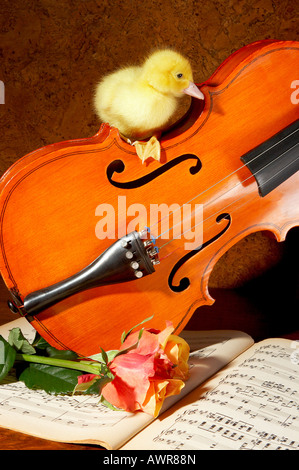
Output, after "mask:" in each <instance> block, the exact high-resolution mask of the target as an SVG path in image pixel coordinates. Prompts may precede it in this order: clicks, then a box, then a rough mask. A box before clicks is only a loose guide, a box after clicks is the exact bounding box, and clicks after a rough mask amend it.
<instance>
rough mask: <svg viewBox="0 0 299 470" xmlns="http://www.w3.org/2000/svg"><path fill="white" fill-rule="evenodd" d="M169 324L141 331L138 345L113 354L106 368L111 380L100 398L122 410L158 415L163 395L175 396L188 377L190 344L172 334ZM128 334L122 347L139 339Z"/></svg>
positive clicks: (134, 334) (164, 396) (170, 324)
mask: <svg viewBox="0 0 299 470" xmlns="http://www.w3.org/2000/svg"><path fill="white" fill-rule="evenodd" d="M173 329H174V328H173V325H172V323H170V322H168V323H167V326H166V328H165V329H164V330H163V331H157V330H144V331H143V333H142V336H141V339H140V341H139V343H138V346H137V347H135V348H133V349H131V350H129V351H128V352H126V353H124V354H121V355H118V356H116V357H115V358H114V359H113V360H112V361H111V363H110V364H109V368H110V370H111V372H112V373H113V375H114V379H113V380H112V381H111V382H109V383H108V384H106V385H105V386H104V387H103V389H102V395H103V397H104V398H105V399H106V400H107V401H108V402H109V403H111V404H112V405H113V406H115V407H117V408H120V409H123V410H125V411H130V412H134V411H139V410H141V411H144V412H146V413H148V414H150V415H153V416H155V417H156V416H157V415H158V414H159V411H160V409H161V406H162V404H163V402H164V400H165V398H166V397H169V396H171V395H177V394H179V393H180V391H181V389H182V388H183V387H184V385H185V383H184V380H187V378H188V376H189V369H188V357H189V346H188V344H187V343H186V342H185V341H184V340H183V339H182V338H179V337H178V336H175V335H172V334H171V333H172V331H173ZM138 335H139V331H137V332H135V333H132V334H130V335H129V336H128V337H127V339H126V340H125V341H124V343H123V344H122V347H121V350H123V349H127V348H129V347H130V346H133V345H134V344H135V343H136V342H137V341H138Z"/></svg>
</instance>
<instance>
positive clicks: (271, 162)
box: [155, 143, 299, 239]
mask: <svg viewBox="0 0 299 470" xmlns="http://www.w3.org/2000/svg"><path fill="white" fill-rule="evenodd" d="M297 145H299V143H296V144H295V145H293V146H292V147H290V148H289V149H288V150H286V151H285V152H283V153H282V154H280V155H279V156H278V157H276V158H275V159H273V160H271V161H270V162H269V163H267V165H265V166H264V167H263V168H260V169H259V170H258V171H256V172H255V173H252V174H251V175H250V176H248V177H247V178H245V179H244V180H243V181H240V182H239V183H237V184H235V185H234V186H233V187H231V188H229V189H228V190H227V191H225V192H224V193H222V194H221V196H218V197H216V198H215V199H212V200H211V201H209V202H208V203H206V204H203V208H206V207H207V206H208V205H209V204H212V203H213V202H216V201H217V200H218V199H220V198H222V197H223V196H225V195H226V194H228V193H229V192H230V191H232V190H234V189H235V188H237V186H240V185H243V184H244V183H245V182H246V181H248V180H249V179H250V178H252V177H254V176H255V175H257V174H258V173H259V172H260V171H262V170H264V169H265V168H267V166H269V165H272V164H273V163H274V162H275V161H276V160H278V159H279V158H281V157H282V156H283V155H284V154H285V153H286V152H288V151H289V150H291V149H293V148H295V147H296V146H297ZM296 160H297V159H296ZM291 163H293V162H291ZM289 165H290V164H288V165H286V166H285V167H284V168H282V169H281V170H279V171H278V173H280V172H281V171H282V170H285V168H287V167H288V166H289ZM276 175H277V173H276V174H275V175H273V176H271V177H270V178H269V179H268V180H267V181H266V182H268V181H270V179H272V178H273V177H274V176H276ZM183 205H184V204H183ZM181 207H182V206H181ZM196 212H197V211H196V210H195V211H194V212H193V214H192V215H195V214H196ZM182 222H184V219H183V220H182V221H180V222H177V223H176V224H174V225H173V226H172V227H171V228H170V229H169V230H165V231H164V232H162V233H160V235H158V236H157V237H155V238H156V239H158V238H160V237H161V236H162V235H164V234H165V233H167V232H169V231H170V230H173V229H174V227H176V226H177V225H180V224H181V223H182ZM191 228H194V227H191ZM189 230H191V229H189ZM189 230H188V231H189ZM183 233H185V232H183ZM183 233H181V234H180V235H183Z"/></svg>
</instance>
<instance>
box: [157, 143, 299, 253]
mask: <svg viewBox="0 0 299 470" xmlns="http://www.w3.org/2000/svg"><path fill="white" fill-rule="evenodd" d="M297 145H299V144H298V143H297V144H295V145H294V146H293V147H291V148H294V147H296V146H297ZM298 159H299V156H298V157H297V158H296V159H295V161H297V160H298ZM292 163H294V161H292V162H290V163H288V164H287V165H286V166H285V167H284V168H282V169H280V170H279V171H278V172H277V173H275V175H272V176H271V177H270V178H268V179H267V180H266V181H265V183H268V182H269V181H270V180H271V179H272V178H274V177H276V176H277V174H279V173H280V172H281V171H283V170H285V169H286V168H287V167H288V166H289V165H291V164H292ZM253 176H254V174H252V175H251V176H250V177H249V178H251V177H253ZM228 191H229V190H228ZM246 195H247V194H243V195H242V196H240V197H239V198H238V199H234V200H233V201H232V202H231V203H229V204H227V205H226V206H225V207H222V208H221V209H219V210H218V211H216V212H214V213H213V214H211V215H209V216H208V217H206V218H205V219H204V220H201V221H200V222H198V223H197V224H195V225H193V226H192V227H191V228H189V229H188V230H185V231H184V232H182V233H181V236H182V235H184V234H185V233H187V232H189V231H191V230H192V229H194V228H195V227H197V226H199V225H201V224H202V225H203V224H204V222H206V221H207V220H209V219H211V218H212V217H215V215H216V214H218V213H220V212H223V211H224V210H225V209H227V208H228V207H230V206H231V205H232V204H235V203H236V202H238V201H240V200H241V199H243V198H244V197H245V196H246ZM254 197H255V196H254ZM254 197H252V198H251V199H250V201H251V200H252V199H253V198H254ZM216 199H217V198H216ZM250 201H245V202H244V204H246V203H248V202H250ZM207 205H208V204H207ZM204 207H205V206H204ZM236 209H237V208H235V209H234V210H236ZM238 209H239V206H238ZM234 210H233V211H232V212H231V213H233V212H234ZM173 240H175V238H172V239H171V240H168V241H167V242H166V243H164V244H163V245H162V246H160V247H159V252H160V251H161V250H162V249H163V248H165V247H166V246H167V245H169V243H171V242H173Z"/></svg>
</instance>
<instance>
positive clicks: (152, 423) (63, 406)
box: [0, 319, 299, 450]
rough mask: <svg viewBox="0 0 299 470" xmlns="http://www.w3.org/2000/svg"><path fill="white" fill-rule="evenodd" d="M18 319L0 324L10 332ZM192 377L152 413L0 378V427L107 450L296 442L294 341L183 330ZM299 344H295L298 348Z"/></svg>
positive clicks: (26, 327) (288, 445) (289, 445)
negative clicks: (257, 340) (125, 409)
mask: <svg viewBox="0 0 299 470" xmlns="http://www.w3.org/2000/svg"><path fill="white" fill-rule="evenodd" d="M16 326H19V327H20V328H21V329H22V331H23V333H24V334H25V336H26V337H28V339H29V340H30V339H32V334H33V331H32V327H31V325H30V324H29V322H27V321H26V320H24V319H19V320H16V321H15V322H11V323H10V324H8V325H6V326H2V327H0V334H2V335H4V337H5V335H6V337H7V335H8V331H9V329H11V327H16ZM181 336H184V337H185V339H186V340H187V341H188V343H189V345H190V347H191V353H190V361H189V365H190V378H189V379H188V381H187V382H186V385H185V387H184V388H183V390H182V391H181V393H180V395H177V396H172V397H169V398H168V399H167V400H165V402H164V405H163V408H162V410H161V413H160V416H159V417H158V418H156V419H154V418H153V417H151V416H149V415H147V414H146V413H126V412H123V411H112V410H110V409H109V408H107V407H105V406H103V405H102V404H100V403H99V397H98V396H95V395H84V394H75V395H58V396H55V395H49V394H47V393H46V392H44V391H42V390H30V389H28V388H27V387H26V386H25V385H24V384H23V383H22V382H17V381H16V380H15V378H14V377H13V376H11V377H8V378H7V380H6V381H5V382H4V383H3V382H2V383H1V384H0V427H1V426H2V427H5V428H8V429H12V430H15V431H19V432H23V433H26V434H29V435H34V436H37V437H41V438H44V439H50V440H56V441H60V442H72V443H83V442H84V443H91V444H96V445H100V446H102V447H105V448H107V449H123V450H129V449H134V450H136V449H137V450H138V449H140V450H156V449H157V450H158V449H164V450H201V449H216V450H217V449H240V450H243V449H244V450H245V449H263V450H264V449H269V450H272V449H275V450H279V449H290V450H297V449H298V448H299V432H298V431H299V413H298V412H299V403H298V387H299V380H298V367H299V366H298V364H299V355H298V352H299V343H298V342H292V341H290V340H284V339H269V340H265V341H262V342H260V343H258V344H254V341H253V339H252V338H251V337H250V336H248V335H247V334H246V333H242V332H240V331H225V330H224V331H222V330H219V331H207V332H205V331H197V332H194V331H191V332H183V333H182V334H181ZM296 348H298V349H296Z"/></svg>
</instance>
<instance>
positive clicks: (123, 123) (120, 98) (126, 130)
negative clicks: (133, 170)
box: [94, 49, 204, 163]
mask: <svg viewBox="0 0 299 470" xmlns="http://www.w3.org/2000/svg"><path fill="white" fill-rule="evenodd" d="M184 94H187V95H191V96H193V97H195V98H198V99H201V100H203V99H204V95H203V94H202V92H201V91H200V90H199V89H198V87H197V86H196V85H195V84H194V83H193V74H192V69H191V65H190V63H189V61H188V60H187V59H186V58H185V57H183V56H182V55H181V54H179V53H178V52H176V51H174V50H171V49H162V50H158V51H155V52H154V53H153V54H151V55H150V56H149V57H148V58H147V59H146V60H145V61H144V63H143V64H142V65H141V66H131V67H126V68H121V69H119V70H117V71H115V72H113V73H111V74H110V75H107V76H106V77H104V78H103V80H102V81H101V82H100V83H99V84H98V85H97V87H96V91H95V98H94V106H95V111H96V113H97V115H98V116H99V118H100V119H101V120H102V121H103V122H107V123H109V125H110V126H113V127H116V128H118V130H119V132H120V135H121V137H122V138H123V139H125V140H126V141H127V142H128V143H130V144H131V145H134V146H135V149H136V153H137V155H138V156H139V158H140V159H141V160H142V163H143V162H144V161H145V160H146V159H147V158H149V157H152V158H154V159H155V160H160V153H161V152H160V142H159V137H160V136H161V133H162V131H163V130H164V129H165V128H167V124H168V122H169V121H170V119H171V117H172V116H173V115H174V113H175V111H176V109H177V106H178V101H179V99H180V98H181V97H182V96H184ZM146 139H149V140H147V141H145V140H146Z"/></svg>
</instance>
